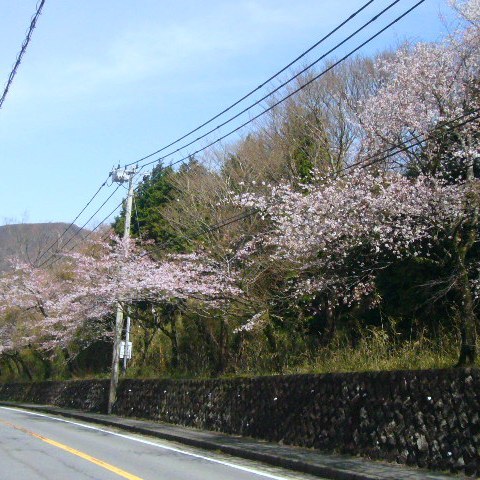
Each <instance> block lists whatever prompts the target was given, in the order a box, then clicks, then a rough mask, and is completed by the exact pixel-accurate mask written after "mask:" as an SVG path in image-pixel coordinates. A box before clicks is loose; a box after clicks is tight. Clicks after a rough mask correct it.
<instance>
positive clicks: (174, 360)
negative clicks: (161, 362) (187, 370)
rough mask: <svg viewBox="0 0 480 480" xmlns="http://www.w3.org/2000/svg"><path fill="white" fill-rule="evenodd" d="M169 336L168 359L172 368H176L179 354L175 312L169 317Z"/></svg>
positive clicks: (178, 363)
mask: <svg viewBox="0 0 480 480" xmlns="http://www.w3.org/2000/svg"><path fill="white" fill-rule="evenodd" d="M170 326H171V336H170V341H171V343H172V358H171V360H170V366H171V368H172V369H173V370H176V369H177V368H178V366H179V365H180V354H179V350H178V336H177V319H176V316H175V314H174V315H172V317H171V318H170Z"/></svg>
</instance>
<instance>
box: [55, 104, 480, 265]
mask: <svg viewBox="0 0 480 480" xmlns="http://www.w3.org/2000/svg"><path fill="white" fill-rule="evenodd" d="M475 114H476V115H475ZM472 115H474V116H473V117H472V118H468V117H471V116H472ZM463 119H465V120H463ZM478 119H480V109H474V110H472V111H470V112H468V113H464V114H462V115H459V116H458V117H456V118H453V119H452V120H449V121H447V122H444V123H441V124H440V125H438V126H437V127H435V128H434V129H433V130H432V132H430V133H429V134H428V135H427V136H426V137H424V138H423V139H419V140H416V142H414V143H411V140H412V139H407V140H405V141H403V142H399V143H397V144H396V145H393V146H391V147H388V148H387V149H385V150H384V151H382V152H378V153H376V154H374V155H371V156H370V157H367V158H364V159H362V160H361V161H358V162H355V163H351V164H349V165H346V166H345V167H343V168H342V169H340V170H339V171H336V172H333V173H332V175H331V176H334V177H336V178H338V177H339V176H344V175H345V173H346V172H347V171H348V170H350V169H352V168H355V167H359V168H367V167H370V166H372V165H375V164H377V163H381V162H383V161H385V160H387V159H389V158H391V157H392V156H394V155H397V154H399V153H401V152H403V151H406V150H408V149H411V148H414V147H416V146H420V145H422V144H424V143H425V142H426V141H428V140H431V139H434V138H435V136H436V133H437V131H439V130H442V129H445V128H452V129H453V128H459V127H462V126H464V125H466V124H468V123H470V122H473V121H475V120H478ZM459 120H463V121H462V122H461V123H459V124H454V123H455V122H458V121H459ZM122 204H123V200H122V202H120V203H119V204H118V205H117V206H116V207H115V208H114V209H113V210H112V211H111V212H110V213H109V214H108V215H107V216H106V217H105V218H104V219H103V220H102V221H101V222H100V223H99V224H98V225H97V226H96V227H95V228H93V229H92V230H90V231H88V232H87V234H86V235H85V236H84V237H83V239H82V240H85V239H87V238H88V237H89V236H90V235H92V234H93V233H94V232H95V231H96V230H97V229H98V228H100V226H101V225H103V224H104V223H105V222H106V221H107V220H108V219H109V218H110V217H111V216H112V215H113V214H114V213H115V212H116V211H117V210H118V209H119V208H120V207H121V206H122ZM257 213H258V211H257V210H251V211H248V212H241V213H237V214H235V215H232V216H231V217H228V218H226V219H224V220H223V221H221V222H218V223H216V224H214V225H211V226H208V227H207V228H202V229H199V231H198V232H197V233H195V234H193V235H185V234H181V236H182V237H183V238H185V239H187V240H189V241H193V240H196V239H198V238H199V237H202V236H203V235H206V234H208V233H212V232H214V231H216V230H220V229H222V228H224V227H226V226H228V225H231V224H233V223H236V222H239V221H241V220H245V219H247V218H249V217H252V216H254V215H256V214H257ZM107 238H108V235H107V236H106V237H104V238H103V240H104V241H105V240H106V239H107ZM171 244H173V243H172V242H168V241H167V242H164V243H163V244H161V245H160V247H161V248H167V247H168V246H169V245H171ZM77 245H78V243H77V244H75V245H73V246H72V247H71V248H70V249H68V250H67V251H66V252H65V253H68V252H71V251H72V250H73V249H74V248H75V247H76V246H77ZM54 256H56V258H55V259H54V260H53V261H52V263H51V264H53V263H55V262H57V261H58V260H59V259H60V258H61V257H60V256H58V253H57V254H55V255H52V256H51V257H50V258H49V259H51V258H52V257H54Z"/></svg>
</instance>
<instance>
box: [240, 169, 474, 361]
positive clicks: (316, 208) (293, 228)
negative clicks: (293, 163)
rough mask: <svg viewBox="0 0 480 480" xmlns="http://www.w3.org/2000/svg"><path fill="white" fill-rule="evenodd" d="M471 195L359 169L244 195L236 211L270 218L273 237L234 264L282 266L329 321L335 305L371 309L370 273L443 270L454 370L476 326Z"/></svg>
mask: <svg viewBox="0 0 480 480" xmlns="http://www.w3.org/2000/svg"><path fill="white" fill-rule="evenodd" d="M479 192H480V190H479V185H478V182H477V181H472V182H466V183H462V184H459V183H456V184H449V183H447V182H446V181H445V180H442V179H439V178H436V177H426V176H420V177H418V178H416V179H410V178H407V177H405V176H403V175H401V174H398V173H392V172H390V173H388V172H387V173H384V174H377V173H374V172H369V171H367V170H364V169H358V170H356V171H355V172H353V173H352V174H350V175H348V176H345V177H343V178H333V177H330V178H324V179H320V178H319V179H317V182H316V183H314V184H312V185H304V188H303V189H302V190H295V189H294V188H293V187H292V186H290V185H288V184H284V185H281V186H274V187H271V189H270V191H269V192H268V193H267V194H255V193H246V194H242V195H240V196H238V197H237V198H236V202H237V204H238V205H241V206H243V207H248V208H255V209H257V210H258V211H259V212H260V214H261V215H263V216H265V217H268V219H269V221H270V225H271V229H270V230H269V231H268V232H266V233H263V234H261V235H260V236H259V237H257V238H255V239H253V240H251V241H250V242H249V243H247V244H246V245H245V247H244V249H243V250H242V251H241V252H240V253H239V257H240V258H241V259H245V258H252V257H253V256H254V255H255V253H256V251H258V249H259V248H262V249H263V250H265V249H267V250H269V251H270V252H271V254H270V255H271V260H272V261H274V262H275V261H283V262H288V264H289V265H290V266H291V268H293V269H296V270H297V271H298V272H299V282H298V283H297V286H296V291H297V295H298V296H301V295H304V294H309V295H313V296H320V297H323V298H326V299H327V300H328V301H327V302H326V304H325V309H326V310H327V311H328V312H330V315H332V312H333V310H334V309H335V308H336V307H338V306H341V305H344V306H352V305H354V304H358V303H359V302H365V301H369V302H370V303H374V302H375V298H376V297H375V295H374V294H375V280H376V277H377V275H378V273H379V272H380V271H381V270H383V269H385V268H387V267H388V266H389V265H392V264H394V263H395V262H399V261H401V260H402V259H405V258H412V259H417V260H418V261H422V262H428V263H430V264H437V265H442V266H443V267H444V268H446V269H447V270H448V271H449V279H448V282H449V283H448V284H449V288H450V289H451V290H453V291H456V293H457V297H456V298H457V302H456V304H457V310H458V313H459V316H460V319H461V332H462V348H461V354H460V360H459V363H460V364H466V363H471V362H473V360H474V357H475V350H474V345H475V342H476V323H477V320H476V317H475V313H474V305H473V300H474V295H475V282H472V281H471V279H472V274H471V272H472V268H475V267H474V266H472V265H469V264H468V252H469V251H470V249H471V248H472V246H473V243H474V242H475V238H476V237H475V238H472V237H471V235H470V232H471V231H473V230H472V228H471V225H472V223H474V224H475V226H476V227H478V225H477V223H478V219H477V214H476V207H475V206H474V205H477V204H478V200H479ZM477 275H478V273H477ZM332 321H333V319H332Z"/></svg>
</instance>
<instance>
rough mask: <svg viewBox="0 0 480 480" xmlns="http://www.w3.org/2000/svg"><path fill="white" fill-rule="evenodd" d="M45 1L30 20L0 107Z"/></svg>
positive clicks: (42, 0)
mask: <svg viewBox="0 0 480 480" xmlns="http://www.w3.org/2000/svg"><path fill="white" fill-rule="evenodd" d="M44 3H45V0H41V1H40V3H39V4H38V5H37V11H36V12H35V15H34V16H33V17H32V20H31V22H30V27H29V28H28V31H27V36H26V37H25V40H24V41H23V43H22V48H21V49H20V52H19V54H18V55H17V59H16V61H15V64H14V65H13V68H12V71H11V72H10V75H9V76H8V80H7V83H6V84H5V88H4V90H3V94H2V96H1V97H0V109H1V108H2V105H3V102H4V101H5V98H6V97H7V93H8V90H9V89H10V87H11V85H12V82H13V78H14V77H15V75H16V74H17V70H18V67H19V66H20V63H21V62H22V57H23V55H24V54H25V52H26V51H27V47H28V44H29V43H30V39H31V38H32V33H33V30H34V28H35V25H36V24H37V20H38V17H39V16H40V14H41V13H42V8H43V5H44Z"/></svg>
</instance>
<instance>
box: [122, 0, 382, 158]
mask: <svg viewBox="0 0 480 480" xmlns="http://www.w3.org/2000/svg"><path fill="white" fill-rule="evenodd" d="M374 1H375V0H370V1H368V2H367V3H365V4H364V5H363V6H362V7H360V8H359V9H358V10H357V11H355V12H354V13H352V14H351V15H350V16H349V17H348V18H346V19H345V20H344V21H343V22H342V23H340V24H339V25H337V26H336V27H335V28H334V29H333V30H331V31H330V32H329V33H327V34H326V35H325V36H324V37H322V38H321V39H320V40H319V41H318V42H316V43H315V44H313V45H312V46H311V47H310V48H308V49H307V50H305V51H304V52H303V53H301V54H300V55H299V56H298V57H296V58H295V59H294V60H292V61H291V62H290V63H289V64H288V65H285V67H283V68H282V69H280V70H279V71H278V72H276V73H274V74H273V75H272V76H271V77H269V78H268V79H267V80H265V81H264V82H263V83H261V84H260V85H259V86H258V87H256V88H254V89H253V90H251V91H249V92H248V93H246V94H245V95H244V96H243V97H241V98H239V99H238V100H237V101H235V102H234V103H232V104H231V105H230V106H228V107H227V108H225V109H223V110H222V111H221V112H219V113H217V114H216V115H215V116H213V117H211V118H210V119H208V120H206V121H205V122H204V123H202V124H201V125H199V126H198V127H196V128H194V129H193V130H190V131H189V132H187V133H185V134H184V135H182V136H181V137H179V138H177V139H176V140H174V141H173V142H171V143H169V144H168V145H165V146H164V147H162V148H160V149H158V150H156V151H155V152H152V153H150V154H148V155H146V156H144V157H142V158H139V159H138V160H137V161H135V162H131V163H127V164H126V166H127V167H128V166H130V165H133V164H135V163H139V162H143V161H144V160H147V159H148V158H151V157H153V156H154V155H157V154H158V153H160V152H163V151H164V150H166V149H167V148H170V147H172V146H173V145H176V144H177V143H179V142H181V141H182V140H184V139H185V138H187V137H189V136H190V135H192V134H193V133H196V132H198V131H199V130H200V129H202V128H203V127H205V126H206V125H208V124H210V123H212V122H213V121H214V120H216V119H217V118H219V117H221V116H222V115H223V114H224V113H227V112H228V111H230V110H231V109H232V108H234V107H236V106H237V105H239V104H240V103H241V102H243V101H244V100H246V99H247V98H249V97H250V96H252V95H253V94H254V93H256V92H258V91H259V90H261V89H262V88H263V87H265V85H267V84H268V83H269V82H271V81H272V80H274V79H275V78H276V77H278V76H279V75H281V74H282V73H283V72H285V71H286V70H288V69H289V68H290V67H292V66H293V65H294V64H295V63H297V62H298V61H299V60H301V59H302V58H303V57H305V55H307V54H308V53H310V52H311V51H312V50H314V49H315V48H316V47H318V46H319V45H320V44H322V43H323V42H324V41H325V40H327V39H328V38H330V37H331V36H332V35H333V34H334V33H336V32H337V31H338V30H340V29H341V28H342V27H343V26H345V25H346V24H347V23H348V22H350V21H351V20H353V19H354V18H355V17H356V16H357V15H358V14H359V13H361V12H362V11H363V10H365V9H366V8H367V7H368V6H369V5H371V4H372V3H373V2H374Z"/></svg>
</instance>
